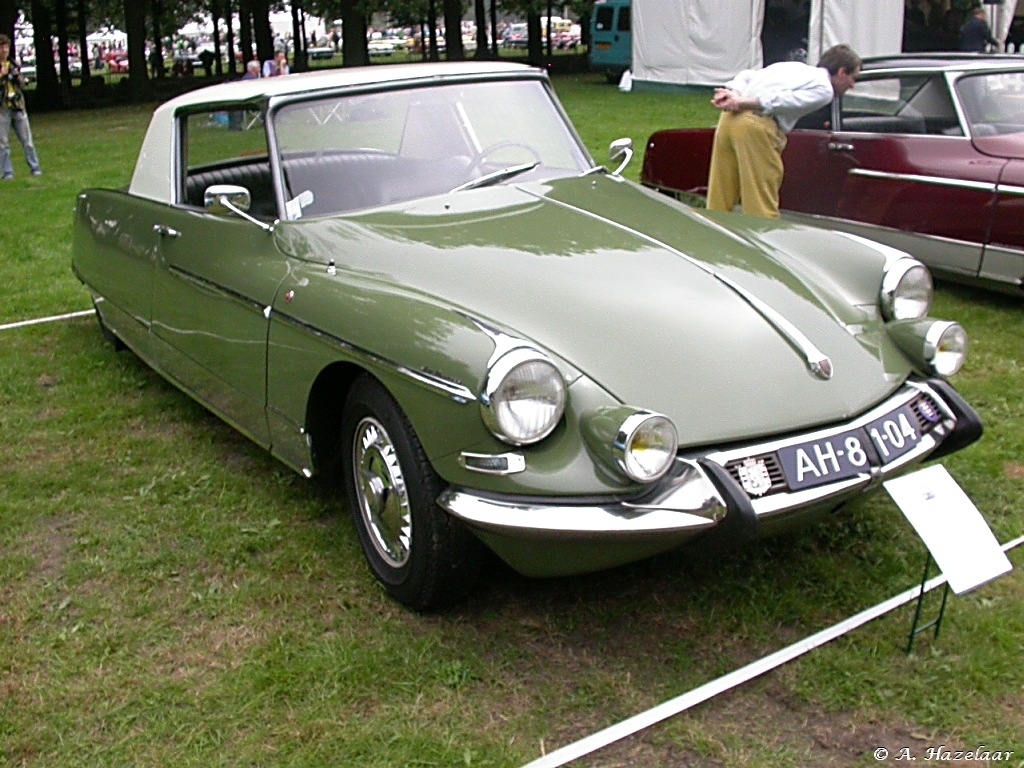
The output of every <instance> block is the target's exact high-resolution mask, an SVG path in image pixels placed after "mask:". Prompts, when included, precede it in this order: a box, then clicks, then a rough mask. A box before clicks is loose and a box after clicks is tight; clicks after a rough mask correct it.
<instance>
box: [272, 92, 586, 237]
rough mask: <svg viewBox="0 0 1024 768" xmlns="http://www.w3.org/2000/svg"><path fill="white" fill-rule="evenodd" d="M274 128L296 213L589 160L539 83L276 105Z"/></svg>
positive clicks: (580, 166) (550, 174)
mask: <svg viewBox="0 0 1024 768" xmlns="http://www.w3.org/2000/svg"><path fill="white" fill-rule="evenodd" d="M272 128H273V132H274V136H275V139H276V146H277V151H278V153H279V159H280V165H281V168H282V170H283V172H284V183H285V199H286V201H287V216H288V218H290V219H297V218H301V217H308V216H321V215H329V214H335V213H342V212H345V211H353V210H360V209H364V208H369V207H373V206H379V205H388V204H391V203H398V202H405V201H408V200H413V199H417V198H420V197H426V196H431V195H438V194H444V193H446V192H450V191H452V190H455V189H457V188H463V189H466V190H468V189H471V188H473V187H476V186H484V185H485V184H490V183H502V182H504V181H509V180H511V179H515V180H517V181H518V180H533V181H536V180H544V179H551V178H557V177H563V176H573V175H577V174H579V173H581V172H582V171H584V170H585V169H587V168H589V167H590V162H589V159H588V158H587V156H586V153H585V151H584V150H583V149H582V148H581V146H580V145H579V143H578V141H577V139H576V138H575V135H574V134H573V133H572V131H571V129H570V128H569V127H568V125H567V124H566V121H565V119H564V118H563V116H562V114H561V112H560V111H559V109H558V108H557V106H556V104H555V103H554V101H553V99H552V97H551V95H550V93H549V91H548V89H547V88H546V87H545V86H544V84H543V83H541V82H540V81H537V80H519V81H509V82H479V83H468V84H466V83H464V84H448V85H439V86H433V87H425V88H409V89H406V90H401V91H386V92H382V93H371V94H356V95H350V96H331V97H329V98H321V99H317V100H311V101H303V102H299V103H293V104H288V105H285V106H282V107H281V108H280V109H278V110H277V111H276V112H275V113H274V115H273V122H272ZM517 169H518V170H517ZM484 176H489V177H490V179H489V180H486V181H485V180H484V179H482V177H484ZM476 179H479V180H480V181H479V182H478V183H477V184H469V182H473V181H474V180H476Z"/></svg>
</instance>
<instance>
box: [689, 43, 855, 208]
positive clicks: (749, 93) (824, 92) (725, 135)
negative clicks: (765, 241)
mask: <svg viewBox="0 0 1024 768" xmlns="http://www.w3.org/2000/svg"><path fill="white" fill-rule="evenodd" d="M860 67H861V58H860V56H858V55H857V54H856V53H855V52H854V51H853V49H852V48H850V46H848V45H836V46H833V47H832V48H829V49H828V50H827V51H825V52H824V53H823V54H822V55H821V60H820V61H818V66H816V67H812V66H809V65H808V64H804V63H802V62H798V61H781V62H779V63H777V64H771V65H770V66H767V67H765V68H764V69H747V70H744V71H743V72H740V73H739V74H738V75H736V77H734V78H733V79H732V80H730V81H729V82H728V83H726V84H725V86H724V87H722V88H716V89H715V95H714V98H712V100H711V103H712V104H714V105H715V106H716V107H717V108H718V109H720V110H722V114H721V115H720V116H719V119H718V127H717V128H716V129H715V140H714V144H713V146H712V150H711V170H710V174H709V176H708V203H707V205H708V209H710V210H716V211H731V210H732V209H733V208H735V207H736V206H737V205H740V204H742V205H743V211H744V213H749V214H752V215H754V216H764V217H767V218H778V216H779V188H780V187H781V186H782V176H783V166H782V151H783V150H784V149H785V148H786V134H787V133H789V132H790V131H791V130H793V126H795V125H796V123H797V121H798V120H799V119H800V118H801V117H803V116H804V115H807V114H810V113H811V112H814V111H815V110H817V109H820V108H822V107H825V106H828V105H829V104H830V103H831V102H832V99H833V98H835V97H838V96H842V95H843V94H844V93H846V92H847V91H848V90H850V89H851V88H853V84H854V82H855V81H856V79H857V75H859V74H860Z"/></svg>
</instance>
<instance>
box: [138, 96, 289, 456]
mask: <svg viewBox="0 0 1024 768" xmlns="http://www.w3.org/2000/svg"><path fill="white" fill-rule="evenodd" d="M188 121H189V123H193V122H195V124H190V125H189V126H188V127H187V128H186V129H185V130H182V131H180V133H181V134H182V135H183V136H189V135H191V139H186V141H194V140H195V139H196V137H197V134H198V133H199V132H200V130H204V131H205V130H208V129H209V130H215V131H228V130H230V129H229V128H227V127H216V124H217V121H214V123H215V125H213V126H211V125H210V121H209V120H208V119H207V118H206V117H205V116H196V115H192V116H189V118H188ZM203 121H205V122H203ZM260 132H262V129H260ZM224 135H225V136H226V135H227V134H226V133H225V134H224ZM220 138H223V137H220ZM188 154H189V151H186V155H188ZM192 154H195V153H194V152H192ZM258 159H259V160H261V161H262V162H265V155H264V156H263V157H262V158H258ZM183 165H184V164H183ZM254 165H260V163H255V164H254ZM254 165H238V164H233V165H232V164H229V165H225V166H223V167H220V168H217V167H216V166H211V165H210V164H208V163H207V164H204V165H203V166H201V167H202V168H203V171H202V173H201V174H199V173H196V172H195V167H194V166H193V167H192V169H191V170H190V171H189V173H190V174H192V175H194V176H197V177H199V176H202V177H203V178H204V179H208V178H213V179H214V180H216V181H217V182H218V183H228V182H230V181H231V179H232V177H233V176H234V177H237V178H238V179H239V180H240V181H245V180H246V178H249V177H252V176H253V173H252V172H251V168H252V167H254ZM267 170H268V172H269V166H267ZM246 174H248V176H247V175H246ZM250 183H251V182H250ZM182 189H183V190H184V189H185V185H184V184H183V185H182ZM182 198H183V199H182V201H181V202H180V204H178V205H174V206H170V207H168V208H167V209H166V210H165V212H164V214H163V216H162V218H161V220H160V221H159V222H158V225H157V226H158V227H159V232H160V234H161V238H160V240H161V242H160V250H159V259H158V262H157V264H156V270H155V279H154V292H153V310H152V317H153V321H152V333H153V336H154V347H155V351H156V355H157V357H158V358H159V360H160V364H161V365H162V367H163V368H164V369H165V370H166V371H167V372H168V373H169V374H170V375H171V376H172V377H173V378H174V379H176V380H177V381H178V383H179V384H180V385H181V386H182V387H184V388H185V389H186V390H187V391H189V392H190V393H192V394H193V395H194V396H195V397H197V398H198V399H199V400H201V401H202V402H204V403H205V404H206V405H207V406H208V407H210V408H211V409H212V410H214V411H215V412H217V413H218V414H219V415H221V416H222V417H223V418H225V419H226V420H227V421H229V422H231V423H232V424H234V425H235V426H236V427H238V428H239V429H240V430H242V431H243V432H244V433H246V434H248V435H249V436H250V437H251V438H252V439H253V440H255V441H256V442H258V443H260V444H262V445H267V444H268V442H269V438H268V428H267V422H266V413H265V408H266V359H267V334H268V329H269V322H270V321H269V314H270V310H269V308H270V307H271V306H272V305H273V301H274V296H275V295H276V293H277V289H278V286H279V285H280V284H281V281H282V280H283V279H284V276H285V275H286V273H287V264H286V262H285V259H284V257H283V256H282V254H281V253H280V252H279V251H278V249H277V247H276V245H275V241H274V236H273V234H272V232H271V231H270V230H271V228H270V227H269V226H267V225H261V224H260V223H259V222H256V221H249V220H246V219H244V218H242V217H240V216H238V215H237V214H234V213H230V212H225V213H213V212H210V211H207V210H205V209H203V208H202V207H199V206H196V205H194V204H193V203H194V201H190V200H189V199H187V198H185V195H184V192H183V193H182Z"/></svg>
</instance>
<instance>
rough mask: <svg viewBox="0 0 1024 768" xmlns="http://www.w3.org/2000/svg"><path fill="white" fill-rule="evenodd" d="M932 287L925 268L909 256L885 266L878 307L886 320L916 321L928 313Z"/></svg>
mask: <svg viewBox="0 0 1024 768" xmlns="http://www.w3.org/2000/svg"><path fill="white" fill-rule="evenodd" d="M933 295H934V285H933V283H932V275H931V272H929V271H928V267H926V266H925V265H924V264H922V263H921V262H920V261H918V260H917V259H914V258H911V257H909V256H907V257H905V258H901V259H896V260H895V261H893V262H890V263H889V264H887V265H886V269H885V274H884V275H883V276H882V286H881V289H880V291H879V305H880V306H881V309H882V316H883V317H884V318H885V319H886V320H887V321H893V320H918V319H920V318H922V317H925V316H927V314H928V312H929V311H930V310H931V306H932V297H933Z"/></svg>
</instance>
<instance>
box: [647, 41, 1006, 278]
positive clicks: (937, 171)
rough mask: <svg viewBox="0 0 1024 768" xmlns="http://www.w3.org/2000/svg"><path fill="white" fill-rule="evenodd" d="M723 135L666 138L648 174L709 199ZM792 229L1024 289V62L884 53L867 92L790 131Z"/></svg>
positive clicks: (785, 205) (850, 95) (784, 194)
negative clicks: (823, 230)
mask: <svg viewBox="0 0 1024 768" xmlns="http://www.w3.org/2000/svg"><path fill="white" fill-rule="evenodd" d="M712 136H713V130H712V129H705V130H687V131H676V130H668V131H658V132H657V133H655V134H654V135H653V136H651V138H650V140H649V141H648V143H647V150H646V153H645V157H644V167H643V171H642V175H641V179H642V181H643V183H644V184H647V185H649V186H651V187H654V188H656V189H659V190H662V191H665V192H669V193H678V192H687V193H692V194H703V193H704V192H706V187H707V172H708V166H709V162H710V156H711V140H712ZM783 160H784V162H785V166H786V175H785V181H784V182H783V185H782V190H781V194H780V203H781V207H782V209H783V215H784V216H785V217H786V218H787V219H790V220H794V221H801V222H805V223H811V224H817V225H822V226H827V227H831V228H834V229H838V230H842V231H845V232H851V233H855V234H860V235H864V236H867V237H870V238H872V239H874V240H877V241H879V242H882V243H886V244H888V245H891V246H893V247H896V248H901V249H904V250H907V251H909V252H911V253H913V254H914V255H915V256H916V257H918V258H920V259H921V261H923V262H924V263H926V264H927V265H928V266H929V267H930V268H931V269H932V270H933V271H934V272H935V273H937V274H938V275H939V276H941V277H945V278H949V279H952V280H957V281H962V282H968V283H976V284H982V285H984V286H986V287H989V288H994V289H997V290H1000V291H1005V292H1009V293H1013V294H1015V295H1020V294H1021V289H1022V288H1024V227H1022V226H1021V221H1022V217H1024V57H1019V56H1007V55H993V56H981V55H977V54H966V55H965V54H915V55H902V56H890V57H879V58H871V59H868V60H866V61H865V62H864V69H863V73H862V74H861V76H860V77H859V78H858V80H857V85H856V87H855V88H854V89H853V90H851V91H849V92H847V93H846V94H845V95H844V96H843V97H842V100H841V101H838V102H837V103H835V104H834V105H833V106H832V108H831V109H828V110H825V111H824V112H822V113H816V114H814V115H811V116H808V117H806V118H804V119H803V120H802V121H801V122H800V123H799V124H798V125H797V127H796V130H794V131H792V132H791V133H790V134H789V141H788V143H787V146H786V150H785V153H784V155H783Z"/></svg>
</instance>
